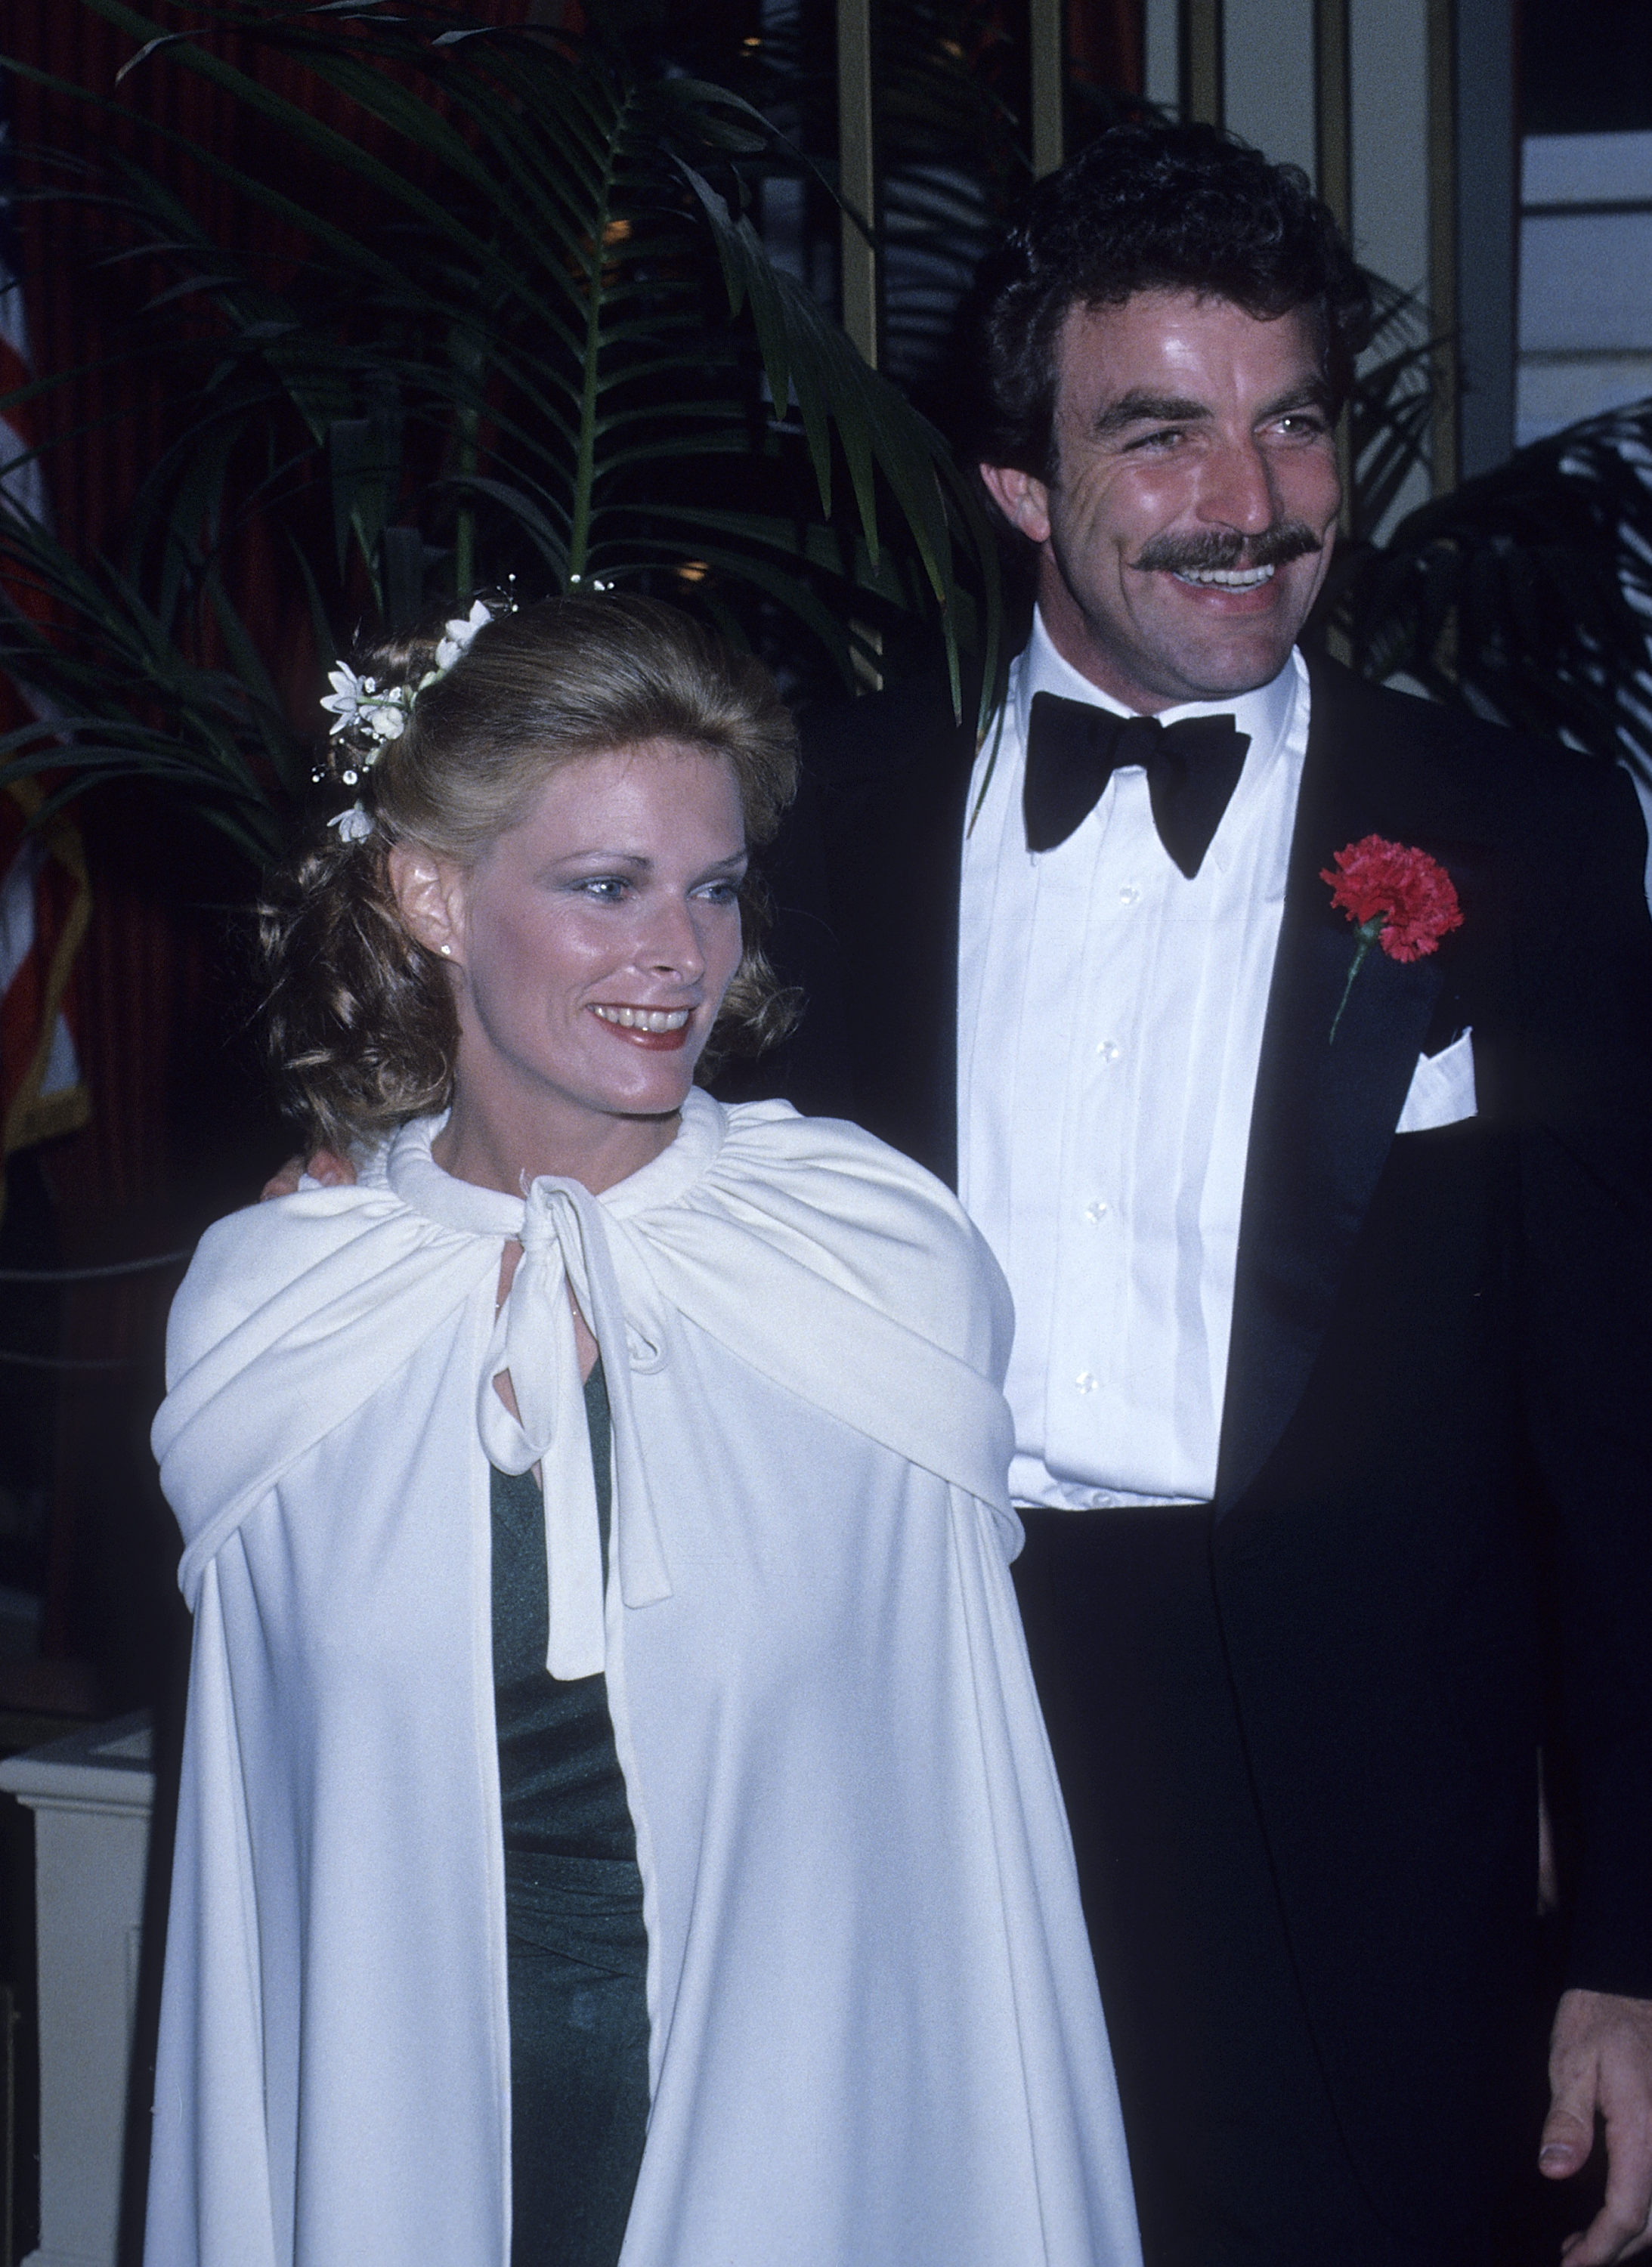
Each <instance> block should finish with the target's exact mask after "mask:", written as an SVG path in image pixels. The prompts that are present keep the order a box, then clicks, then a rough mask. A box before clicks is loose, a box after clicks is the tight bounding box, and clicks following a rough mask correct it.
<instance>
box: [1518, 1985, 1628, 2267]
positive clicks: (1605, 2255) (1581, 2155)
mask: <svg viewBox="0 0 1652 2267" xmlns="http://www.w3.org/2000/svg"><path fill="white" fill-rule="evenodd" d="M1549 2093H1550V2103H1549V2116H1548V2122H1547V2124H1546V2125H1545V2126H1544V2128H1543V2141H1542V2145H1541V2146H1540V2148H1539V2150H1538V2169H1539V2170H1540V2171H1541V2172H1543V2173H1545V2174H1546V2175H1547V2176H1548V2178H1549V2179H1550V2180H1552V2181H1563V2180H1567V2179H1569V2177H1570V2176H1571V2175H1572V2174H1574V2173H1575V2172H1579V2171H1581V2170H1582V2167H1583V2165H1584V2164H1585V2163H1586V2162H1587V2161H1588V2158H1589V2154H1590V2150H1591V2149H1592V2148H1593V2146H1594V2143H1595V2113H1596V2112H1597V2110H1598V2111H1599V2113H1600V2116H1601V2118H1602V2120H1603V2122H1604V2125H1605V2129H1606V2200H1605V2202H1604V2204H1603V2205H1602V2206H1601V2208H1600V2210H1599V2212H1597V2213H1596V2215H1595V2217H1594V2219H1592V2220H1591V2221H1590V2224H1589V2226H1588V2227H1586V2228H1585V2229H1584V2230H1583V2231H1582V2234H1580V2235H1569V2236H1568V2238H1567V2240H1566V2241H1565V2242H1564V2243H1563V2244H1562V2245H1561V2247H1560V2256H1561V2259H1562V2260H1563V2261H1564V2262H1565V2267H1609V2263H1610V2262H1612V2261H1613V2260H1618V2259H1633V2258H1635V2257H1637V2256H1639V2255H1640V2254H1641V2253H1642V2252H1644V2251H1648V2250H1652V1999H1625V1998H1621V1997H1619V1996H1618V1995H1617V1994H1615V1993H1612V1992H1566V1993H1565V1994H1564V1995H1563V1996H1562V1998H1561V2000H1560V2007H1559V2009H1558V2011H1557V2013H1556V2014H1555V2018H1554V2029H1553V2032H1552V2033H1551V2035H1550V2039H1549Z"/></svg>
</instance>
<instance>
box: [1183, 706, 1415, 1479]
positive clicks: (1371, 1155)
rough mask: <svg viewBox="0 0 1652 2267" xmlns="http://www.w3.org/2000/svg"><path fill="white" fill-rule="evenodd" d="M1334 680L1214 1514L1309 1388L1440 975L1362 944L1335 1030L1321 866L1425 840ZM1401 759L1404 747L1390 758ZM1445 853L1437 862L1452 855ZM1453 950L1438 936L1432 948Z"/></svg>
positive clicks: (1246, 1247)
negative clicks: (1342, 855)
mask: <svg viewBox="0 0 1652 2267" xmlns="http://www.w3.org/2000/svg"><path fill="white" fill-rule="evenodd" d="M1346 683H1347V680H1344V679H1341V678H1340V673H1336V674H1333V673H1330V672H1322V671H1316V672H1315V680H1314V688H1313V712H1312V722H1311V727H1310V734H1309V745H1308V752H1307V759H1306V762H1305V765H1304V767H1303V784H1302V792H1301V795H1300V796H1299V798H1298V803H1297V814H1296V831H1295V834H1294V837H1293V840H1292V846H1291V857H1290V868H1289V879H1288V881H1287V884H1286V895H1285V911H1284V918H1283V921H1282V923H1281V930H1280V940H1279V950H1278V954H1277V957H1276V958H1275V961H1274V979H1273V985H1272V988H1271V990H1270V993H1269V996H1268V1007H1267V1023H1266V1024H1265V1027H1264V1031H1263V1038H1262V1052H1261V1060H1260V1063H1259V1069H1258V1075H1257V1085H1256V1100H1255V1104H1254V1106H1253V1108H1252V1118H1251V1139H1250V1148H1249V1154H1248V1157H1247V1162H1246V1167H1245V1197H1244V1203H1243V1208H1242V1211H1241V1214H1240V1227H1239V1253H1238V1267H1237V1276H1236V1280H1235V1284H1234V1302H1233V1335H1232V1341H1231V1347H1230V1355H1229V1361H1228V1382H1227V1396H1226V1401H1225V1404H1224V1409H1223V1417H1222V1445H1221V1453H1220V1458H1219V1462H1218V1471H1217V1489H1216V1504H1217V1511H1218V1514H1219V1515H1220V1514H1221V1513H1222V1512H1224V1511H1226V1510H1228V1509H1230V1508H1231V1507H1232V1505H1233V1504H1235V1503H1236V1502H1237V1500H1238V1499H1239V1498H1240V1497H1241V1496H1242V1495H1243V1494H1244V1493H1245V1489H1246V1488H1247V1487H1248V1486H1250V1484H1251V1482H1252V1480H1253V1479H1254V1478H1256V1476H1257V1474H1258V1472H1259V1471H1260V1470H1261V1468H1262V1466H1263V1464H1265V1463H1266V1462H1267V1457H1268V1456H1269V1455H1270V1453H1271V1452H1272V1450H1273V1449H1274V1445H1275V1443H1276V1442H1278V1440H1279V1438H1280V1435H1281V1434H1282V1433H1283V1431H1284V1429H1285V1427H1286V1425H1287V1424H1288V1423H1289V1420H1290V1417H1291V1414H1292V1412H1293V1411H1294V1410H1295V1409H1296V1405H1297V1403H1298V1402H1299V1401H1300V1399H1301V1398H1302V1395H1303V1389H1304V1388H1305V1387H1306V1385H1307V1383H1308V1378H1309V1374H1310V1372H1311V1369H1312V1368H1313V1364H1314V1360H1315V1357H1316V1355H1317V1354H1318V1349H1319V1345H1320V1341H1321V1339H1323V1337H1324V1335H1325V1328H1326V1324H1327V1323H1328V1322H1329V1319H1330V1316H1331V1310H1332V1306H1333V1302H1334V1300H1335V1297H1336V1295H1337V1289H1338V1286H1339V1284H1340V1281H1341V1279H1342V1275H1343V1272H1344V1269H1345V1267H1346V1266H1347V1259H1348V1256H1349V1253H1350V1251H1351V1250H1352V1247H1353V1244H1354V1240H1355V1236H1357V1234H1358V1232H1359V1229H1360V1225H1361V1223H1362V1221H1363V1219H1364V1217H1365V1214H1366V1212H1367V1209H1368V1208H1369V1204H1370V1201H1371V1198H1372V1195H1373V1193H1374V1192H1375V1190H1376V1186H1377V1178H1378V1176H1379V1175H1380V1173H1381V1171H1382V1170H1383V1166H1384V1162H1385V1160H1386V1158H1387V1156H1388V1152H1389V1147H1390V1144H1391V1141H1392V1139H1393V1133H1394V1126H1395V1124H1396V1122H1397V1120H1398V1119H1399V1113H1400V1111H1401V1110H1402V1108H1403V1107H1404V1105H1405V1099H1406V1090H1407V1089H1408V1087H1409V1085H1410V1083H1411V1079H1412V1075H1413V1072H1414V1070H1415V1068H1416V1063H1417V1058H1418V1056H1419V1054H1420V1053H1421V1052H1422V1049H1423V1045H1424V1041H1425V1039H1426V1038H1427V1037H1428V1028H1429V1024H1430V1021H1431V1019H1432V1017H1433V1015H1434V1010H1435V1001H1436V1000H1437V999H1438V996H1439V994H1440V989H1441V985H1442V981H1443V974H1444V957H1443V953H1442V952H1435V953H1433V954H1430V955H1428V957H1425V958H1423V959H1421V960H1415V961H1411V962H1408V963H1407V962H1400V961H1395V960H1391V959H1390V958H1389V957H1388V956H1387V955H1386V954H1385V953H1384V952H1383V951H1382V950H1380V949H1378V950H1373V951H1371V952H1370V953H1369V954H1368V955H1367V957H1366V959H1365V963H1364V965H1363V966H1362V969H1361V971H1360V973H1359V975H1358V977H1357V978H1356V979H1355V983H1354V986H1353V989H1352V991H1351V992H1350V993H1349V994H1348V1001H1347V1009H1346V1011H1345V1012H1344V1014H1343V1017H1342V1021H1341V1023H1340V1025H1339V1026H1338V1030H1337V1036H1336V1039H1335V1041H1334V1043H1333V1041H1332V1039H1331V1036H1330V1034H1331V1026H1332V1023H1333V1020H1334V1018H1335V1016H1336V1012H1337V1006H1338V1002H1339V1001H1340V999H1341V997H1342V992H1343V987H1344V985H1345V984H1346V983H1347V975H1348V970H1349V967H1350V965H1352V961H1353V956H1354V950H1355V937H1354V931H1353V927H1352V924H1351V923H1350V922H1349V921H1348V920H1347V916H1346V915H1345V914H1343V913H1340V912H1338V911H1336V910H1334V909H1333V906H1332V904H1331V891H1330V888H1329V886H1328V885H1327V884H1325V882H1323V881H1321V880H1320V878H1319V875H1320V869H1321V868H1323V867H1325V866H1328V865H1329V864H1330V862H1331V860H1332V857H1333V854H1334V853H1335V852H1336V851H1337V850H1339V849H1340V848H1341V847H1342V846H1343V845H1344V844H1345V843H1347V842H1353V841H1357V840H1359V839H1360V838H1361V837H1362V835H1365V834H1369V833H1377V834H1383V835H1384V836H1386V837H1388V838H1389V839H1390V840H1401V841H1407V842H1411V843H1414V844H1416V845H1417V847H1421V848H1425V849H1426V848H1428V847H1430V845H1429V842H1428V840H1427V838H1426V834H1423V833H1420V830H1419V825H1418V818H1419V814H1418V812H1417V811H1416V810H1415V809H1414V808H1412V809H1411V810H1410V811H1409V813H1408V815H1402V814H1401V813H1399V812H1398V811H1396V810H1395V808H1394V807H1393V804H1394V786H1395V782H1394V778H1393V769H1394V767H1392V765H1391V763H1390V762H1389V761H1388V760H1387V759H1386V755H1387V752H1385V751H1384V749H1382V748H1381V747H1378V746H1375V745H1365V743H1366V741H1367V739H1368V737H1369V727H1368V726H1367V723H1366V718H1365V716H1364V715H1363V713H1362V708H1361V706H1360V704H1359V703H1358V702H1357V701H1355V700H1350V699H1349V698H1348V697H1347V693H1346V691H1345V686H1346ZM1409 768H1410V767H1408V766H1406V764H1405V763H1404V762H1403V760H1402V762H1401V763H1400V765H1399V770H1400V771H1401V772H1402V773H1404V772H1407V771H1408V770H1409ZM1399 799H1400V800H1401V801H1402V802H1405V801H1406V800H1407V798H1406V796H1404V795H1403V794H1402V795H1401V796H1400V798H1399ZM1436 855H1438V854H1437V853H1436ZM1443 862H1445V863H1446V864H1447V865H1448V868H1449V867H1450V865H1451V864H1452V863H1453V861H1452V860H1451V859H1450V858H1449V857H1448V858H1446V859H1445V860H1444V861H1443ZM1449 952H1450V945H1449V943H1448V945H1447V946H1446V947H1445V948H1444V953H1445V954H1449Z"/></svg>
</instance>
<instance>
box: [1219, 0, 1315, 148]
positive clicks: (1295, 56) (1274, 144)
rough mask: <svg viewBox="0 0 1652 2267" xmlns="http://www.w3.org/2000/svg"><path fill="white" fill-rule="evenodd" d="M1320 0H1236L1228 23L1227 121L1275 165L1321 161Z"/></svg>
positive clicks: (1225, 52) (1225, 32)
mask: <svg viewBox="0 0 1652 2267" xmlns="http://www.w3.org/2000/svg"><path fill="white" fill-rule="evenodd" d="M1313 14H1314V9H1313V0H1228V4H1227V7H1226V8H1225V9H1224V11H1223V21H1222V70H1223V74H1224V76H1225V79H1226V107H1227V123H1228V124H1229V125H1230V127H1231V128H1232V129H1233V131H1234V132H1235V133H1236V134H1242V135H1243V136H1244V137H1245V140H1246V141H1247V142H1253V143H1255V144H1256V146H1257V148H1258V149H1259V150H1262V151H1263V152H1264V154H1265V155H1266V156H1267V157H1269V158H1272V159H1273V160H1274V164H1275V165H1300V166H1301V167H1302V169H1303V172H1304V173H1306V174H1307V176H1308V178H1309V180H1313V179H1314V169H1315V166H1316V165H1317V163H1318V150H1317V146H1316V144H1317V136H1316V132H1315V126H1314V31H1313Z"/></svg>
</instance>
